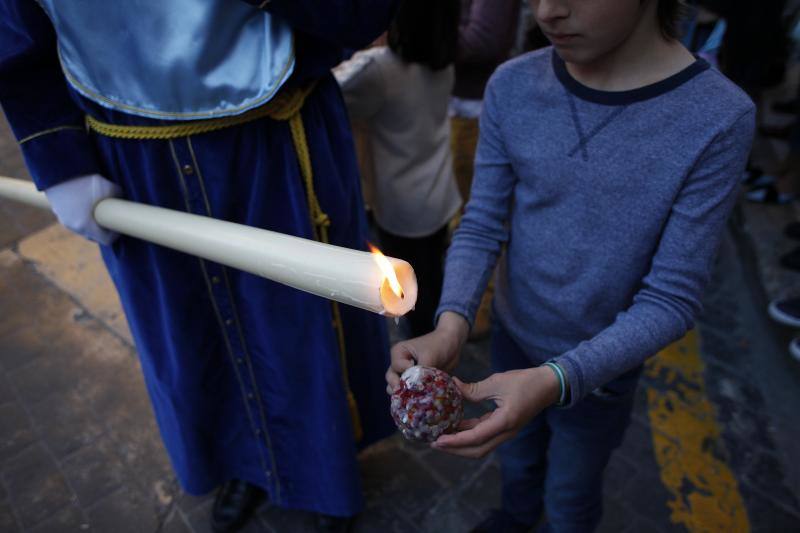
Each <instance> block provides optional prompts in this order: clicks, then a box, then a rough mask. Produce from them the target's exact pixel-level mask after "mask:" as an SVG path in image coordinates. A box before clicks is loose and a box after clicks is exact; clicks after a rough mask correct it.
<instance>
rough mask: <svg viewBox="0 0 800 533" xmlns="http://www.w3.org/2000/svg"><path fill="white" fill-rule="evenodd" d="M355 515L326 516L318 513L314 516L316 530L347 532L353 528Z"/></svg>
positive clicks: (324, 532)
mask: <svg viewBox="0 0 800 533" xmlns="http://www.w3.org/2000/svg"><path fill="white" fill-rule="evenodd" d="M354 522H355V517H352V516H346V517H342V516H328V515H324V514H318V515H317V516H316V524H315V525H316V530H317V531H319V532H320V533H349V532H350V531H352V529H353V523H354Z"/></svg>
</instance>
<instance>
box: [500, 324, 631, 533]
mask: <svg viewBox="0 0 800 533" xmlns="http://www.w3.org/2000/svg"><path fill="white" fill-rule="evenodd" d="M532 364H533V363H531V361H530V360H529V359H528V358H527V357H526V356H525V354H524V352H523V351H522V350H521V349H520V348H519V346H518V345H517V344H516V343H515V342H514V341H513V340H512V339H511V338H510V337H509V335H508V333H506V332H505V330H504V329H503V328H502V327H501V326H495V328H494V331H493V334H492V370H493V371H495V372H505V371H508V370H514V369H520V368H530V367H531V366H532ZM640 373H641V367H638V368H636V369H634V370H632V371H630V372H627V373H625V374H623V375H622V376H620V377H619V378H617V379H615V380H614V381H612V382H610V383H609V384H607V385H606V386H605V387H603V388H602V389H599V390H597V391H595V392H594V393H592V394H590V395H589V396H587V397H586V398H585V399H583V400H582V401H580V402H579V403H578V404H576V405H575V406H574V407H572V408H569V409H558V408H555V407H551V408H548V409H546V410H545V411H543V412H542V413H541V414H540V415H539V416H537V417H536V418H534V419H533V420H532V421H531V422H530V423H529V424H528V425H527V426H525V427H524V428H523V429H522V430H521V431H520V432H519V434H517V436H515V437H514V438H513V439H512V440H510V441H508V442H506V443H504V444H503V445H502V446H500V447H499V448H498V451H497V455H498V457H499V459H500V465H501V471H502V478H503V510H504V511H506V512H507V513H509V514H511V516H513V517H514V518H515V519H516V520H517V521H519V522H521V523H523V524H529V525H534V524H536V523H537V522H538V521H539V519H540V518H541V516H542V512H543V511H544V514H545V516H546V518H547V519H546V523H544V525H543V526H542V529H541V531H548V532H549V531H552V532H558V533H562V532H563V533H566V532H569V533H573V532H575V533H584V532H589V531H592V530H594V528H595V527H596V526H597V524H598V523H599V522H600V517H601V514H602V505H603V470H604V469H605V467H606V464H607V463H608V460H609V457H610V456H611V452H612V451H613V450H614V448H616V447H617V446H619V444H620V442H621V441H622V437H623V435H624V433H625V429H626V428H627V427H628V423H629V422H630V414H631V409H632V407H633V399H634V391H635V389H636V383H637V381H638V379H639V374H640Z"/></svg>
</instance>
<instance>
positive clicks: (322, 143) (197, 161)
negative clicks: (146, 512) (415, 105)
mask: <svg viewBox="0 0 800 533" xmlns="http://www.w3.org/2000/svg"><path fill="white" fill-rule="evenodd" d="M145 3H146V4H151V5H150V6H149V8H148V9H147V10H144V9H143V8H142V2H124V3H116V2H105V1H102V0H87V1H85V2H55V1H54V0H42V1H41V2H34V1H32V0H0V104H1V105H2V107H3V110H4V112H5V114H6V116H7V119H8V121H9V123H10V124H11V127H12V129H13V131H14V133H15V136H16V137H17V139H18V141H19V142H20V146H21V149H22V152H23V155H24V157H25V160H26V164H27V166H28V168H29V170H30V173H31V176H32V177H33V180H34V182H35V183H36V185H37V187H38V188H39V189H40V190H44V191H45V192H48V191H55V190H57V188H58V187H59V186H64V185H65V184H79V183H80V182H79V181H78V179H79V178H81V177H86V176H93V177H96V178H97V179H101V180H104V181H105V180H107V181H108V182H111V183H113V184H114V186H115V187H118V190H117V191H116V194H119V195H121V196H123V197H124V198H126V199H129V200H133V201H136V202H142V203H145V204H150V205H156V206H161V207H165V208H169V209H176V210H181V211H187V212H191V213H195V214H200V215H208V216H211V217H214V218H218V219H223V220H228V221H232V222H237V223H241V224H246V225H249V226H254V227H259V228H266V229H269V230H273V231H278V232H281V233H287V234H292V235H297V236H300V237H306V238H313V236H314V235H315V231H314V228H313V227H312V221H311V220H310V217H309V209H310V206H309V205H308V203H309V200H308V196H307V192H308V191H307V190H306V189H305V188H304V182H303V178H302V176H301V169H300V166H299V164H298V156H297V154H296V153H295V150H294V148H293V140H292V136H291V131H290V128H289V126H288V124H287V122H286V121H282V120H274V119H271V118H261V119H258V120H251V121H248V122H244V123H241V124H238V125H235V126H230V127H226V128H222V129H217V130H215V131H211V132H207V133H200V134H195V135H188V136H183V137H180V138H170V139H151V140H135V139H121V138H115V137H110V136H107V135H103V134H99V133H96V132H94V131H92V130H90V129H87V127H85V120H86V117H87V116H88V117H91V118H92V119H94V120H95V121H99V122H102V123H106V124H112V125H122V126H136V125H142V126H165V125H171V124H184V123H186V122H187V121H193V120H214V119H217V118H219V117H222V116H237V115H241V114H243V113H246V112H248V111H250V110H252V109H257V108H258V107H259V106H260V105H270V102H271V101H272V100H273V96H274V95H276V94H277V95H280V94H281V93H284V92H286V91H291V90H293V89H296V88H299V87H309V86H310V84H311V83H312V82H313V83H314V85H313V90H311V92H310V94H308V96H307V97H306V99H305V103H304V105H303V107H302V111H301V116H302V122H303V125H304V128H305V134H306V140H307V145H308V149H309V153H310V158H311V166H312V169H313V175H314V189H315V193H316V197H317V198H318V202H319V205H320V208H321V209H322V211H324V212H325V213H326V214H327V215H328V218H329V221H330V225H329V227H328V233H329V239H330V242H331V243H333V244H337V245H340V246H345V247H349V248H358V249H363V248H364V246H365V244H366V242H365V241H366V233H367V227H366V222H365V216H364V212H363V206H362V198H361V191H360V183H359V179H358V171H357V165H356V160H355V155H354V148H353V142H352V137H351V132H350V127H349V123H348V119H347V115H346V110H345V108H344V105H343V102H342V98H341V95H340V92H339V90H338V86H337V84H336V82H335V80H334V79H333V77H332V76H331V74H330V68H331V67H332V66H334V65H335V64H337V63H338V62H339V61H340V60H341V59H342V53H343V50H344V49H346V48H347V49H357V48H361V47H363V46H365V45H366V44H368V43H369V42H371V41H372V40H373V39H374V38H375V37H377V36H378V35H379V34H380V33H381V32H382V31H383V30H384V29H385V28H386V27H387V26H388V24H389V22H390V20H391V17H392V14H393V12H394V8H395V4H396V0H375V1H372V2H360V1H356V0H324V1H322V0H316V1H315V0H272V1H268V2H257V1H252V2H243V1H240V0H237V1H233V0H174V1H170V2H160V1H158V0H151V1H148V2H145ZM106 4H108V5H106ZM69 187H72V185H70V186H69ZM68 190H70V192H69V194H68V196H70V197H71V199H73V200H75V199H78V200H80V197H81V194H80V190H81V189H80V188H78V189H77V191H78V192H75V189H74V188H72V189H69V188H68ZM109 194H111V193H109ZM86 195H89V196H90V195H91V191H86ZM54 198H55V195H53V197H52V198H51V203H53V199H54ZM54 208H55V207H54ZM56 212H57V214H58V210H56ZM72 229H75V228H72ZM97 240H101V239H99V238H98V239H97ZM101 250H102V255H103V259H104V260H105V262H106V265H107V268H108V271H109V273H110V274H111V277H112V278H113V280H114V282H115V284H116V287H117V290H118V291H119V294H120V298H121V301H122V304H123V307H124V310H125V313H126V316H127V318H128V322H129V325H130V328H131V331H132V333H133V337H134V340H135V343H136V348H137V350H138V353H139V357H140V359H141V366H142V370H143V373H144V377H145V382H146V385H147V389H148V392H149V395H150V398H151V400H152V403H153V407H154V411H155V415H156V419H157V421H158V425H159V428H160V430H161V434H162V437H163V440H164V443H165V445H166V449H167V451H168V454H169V457H170V459H171V462H172V465H173V466H174V469H175V472H176V474H177V477H178V479H179V481H180V483H181V485H182V487H183V488H184V490H185V491H186V492H188V493H191V494H204V493H207V492H209V491H211V490H213V489H215V488H216V487H220V486H221V485H226V486H227V487H228V494H229V495H232V496H231V497H232V498H234V499H235V498H240V502H239V503H242V501H246V500H247V499H248V498H244V499H242V498H243V496H242V491H243V490H244V491H245V492H246V493H248V494H249V492H248V491H249V490H250V488H251V487H258V488H260V489H261V490H263V491H264V492H266V494H267V497H268V498H269V501H270V502H271V503H272V504H273V505H277V506H281V507H286V508H295V509H303V510H308V511H312V512H315V513H319V514H320V515H321V516H328V517H351V516H353V515H355V514H357V513H358V512H359V511H360V510H361V508H362V506H363V501H362V494H361V488H360V483H359V478H358V469H357V462H356V453H357V451H358V450H360V449H361V448H363V447H365V446H367V445H369V444H370V443H373V442H375V441H376V440H378V439H380V438H383V437H385V436H387V435H388V434H390V433H391V432H392V431H393V429H394V428H393V425H392V422H391V419H390V417H389V416H388V400H387V397H386V394H385V392H384V387H385V384H383V375H384V371H385V369H386V367H387V366H388V361H389V359H388V340H387V336H386V330H385V322H384V319H383V318H382V317H379V316H377V315H373V314H370V313H367V312H365V311H361V310H358V309H355V308H350V307H347V306H341V307H340V310H341V324H342V326H343V330H344V339H345V341H344V344H345V347H344V348H345V349H344V353H342V350H340V347H339V344H338V339H337V331H336V330H335V328H334V327H332V322H333V320H334V318H335V317H334V316H333V314H334V311H333V310H332V306H331V303H330V302H328V301H327V300H324V299H322V298H319V297H316V296H312V295H309V294H306V293H303V292H300V291H297V290H294V289H291V288H289V287H286V286H283V285H280V284H277V283H274V282H271V281H269V280H265V279H262V278H259V277H256V276H254V275H251V274H247V273H244V272H241V271H237V270H234V269H231V268H227V267H224V266H221V265H219V264H216V263H213V262H210V261H205V260H202V259H199V258H197V257H192V256H189V255H186V254H182V253H179V252H175V251H172V250H169V249H166V248H162V247H159V246H156V245H152V244H149V243H147V242H144V241H141V240H137V239H134V238H129V237H125V236H121V237H119V238H117V239H116V240H114V241H113V243H112V244H110V245H109V246H101ZM343 355H345V356H346V357H344V358H343V357H342V356H343ZM348 388H349V390H350V391H351V392H352V395H353V396H354V397H355V400H356V402H357V416H356V417H355V418H357V419H360V420H359V421H358V422H356V421H355V418H354V417H353V416H351V415H352V413H351V410H350V409H349V408H348ZM359 422H360V425H361V427H362V428H363V434H362V435H359V436H358V437H360V438H357V436H356V433H357V432H358V429H359V428H357V427H355V426H356V425H357V424H358V423H359ZM231 483H233V486H232V488H231ZM220 494H221V492H220ZM217 503H219V497H218V502H217ZM223 510H224V509H223ZM240 510H241V509H238V510H237V512H238V511H240ZM223 514H224V513H223ZM228 518H230V520H229V522H228V523H227V524H226V523H225V517H224V516H223V517H222V518H221V519H220V520H222V522H220V523H217V524H216V527H217V529H219V530H226V528H227V529H228V530H231V529H233V528H234V527H235V526H238V525H240V524H241V518H242V516H238V515H236V516H233V517H228ZM237 520H238V522H236V521H237ZM234 522H236V523H234ZM329 523H330V522H329ZM333 523H336V522H333Z"/></svg>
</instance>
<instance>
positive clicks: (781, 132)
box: [758, 124, 794, 139]
mask: <svg viewBox="0 0 800 533" xmlns="http://www.w3.org/2000/svg"><path fill="white" fill-rule="evenodd" d="M793 127H794V124H787V125H785V126H759V127H758V133H760V134H761V135H763V136H764V137H772V138H774V139H788V138H789V137H790V136H791V135H792V128H793Z"/></svg>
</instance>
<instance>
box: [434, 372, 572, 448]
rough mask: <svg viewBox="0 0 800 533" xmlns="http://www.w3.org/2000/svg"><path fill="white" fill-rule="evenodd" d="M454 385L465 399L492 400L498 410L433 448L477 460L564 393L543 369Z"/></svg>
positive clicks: (469, 422)
mask: <svg viewBox="0 0 800 533" xmlns="http://www.w3.org/2000/svg"><path fill="white" fill-rule="evenodd" d="M455 382H456V385H458V388H459V389H460V390H461V393H462V394H463V395H464V398H465V399H467V400H469V401H471V402H480V401H483V400H493V401H494V403H495V404H497V409H495V410H494V411H492V412H490V413H486V414H485V415H483V416H482V417H480V418H472V419H469V420H463V421H462V422H461V424H460V425H459V427H458V430H459V431H458V433H453V434H449V435H442V436H441V437H439V438H438V439H437V440H436V442H434V443H432V444H431V446H432V447H433V448H435V449H437V450H441V451H443V452H446V453H451V454H453V455H462V456H464V457H474V458H477V457H483V456H484V455H486V454H488V453H489V452H491V451H492V450H494V449H495V448H497V446H499V445H500V444H501V443H503V442H505V441H507V440H508V439H510V438H511V437H513V436H514V435H516V433H517V432H518V431H519V430H520V429H522V427H523V426H525V424H527V423H528V422H530V421H531V420H532V419H533V417H535V416H536V415H538V414H539V413H540V412H541V411H542V410H543V409H544V408H545V407H548V406H550V405H552V404H554V403H556V402H557V401H558V397H559V393H560V392H561V391H560V389H559V383H558V378H556V375H555V374H554V373H553V371H552V370H550V368H547V367H544V366H540V367H535V368H528V369H525V370H512V371H510V372H502V373H499V374H492V375H491V376H489V377H488V378H486V379H485V380H483V381H480V382H478V383H469V384H465V383H462V382H461V381H459V380H458V379H455Z"/></svg>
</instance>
